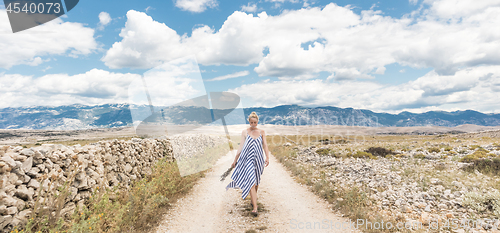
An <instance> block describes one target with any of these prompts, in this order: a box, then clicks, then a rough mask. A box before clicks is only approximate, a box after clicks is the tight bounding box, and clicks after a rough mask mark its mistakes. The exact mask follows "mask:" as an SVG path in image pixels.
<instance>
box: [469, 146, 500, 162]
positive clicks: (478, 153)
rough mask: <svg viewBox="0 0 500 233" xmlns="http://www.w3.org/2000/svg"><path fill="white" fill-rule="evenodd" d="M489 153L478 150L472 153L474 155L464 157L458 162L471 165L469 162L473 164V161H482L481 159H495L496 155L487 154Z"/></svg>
mask: <svg viewBox="0 0 500 233" xmlns="http://www.w3.org/2000/svg"><path fill="white" fill-rule="evenodd" d="M488 152H489V151H487V150H485V149H483V148H481V149H478V150H476V151H474V153H472V154H468V155H466V156H464V157H463V158H462V159H460V162H463V163H471V162H474V161H475V160H478V159H483V158H488V157H495V156H496V155H494V154H491V153H490V154H488Z"/></svg>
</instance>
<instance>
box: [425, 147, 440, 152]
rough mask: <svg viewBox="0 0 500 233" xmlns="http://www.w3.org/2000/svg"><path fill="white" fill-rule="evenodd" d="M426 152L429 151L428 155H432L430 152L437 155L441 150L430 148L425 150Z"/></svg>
mask: <svg viewBox="0 0 500 233" xmlns="http://www.w3.org/2000/svg"><path fill="white" fill-rule="evenodd" d="M427 151H429V153H432V152H436V153H439V152H441V149H439V148H437V147H431V148H429V149H427Z"/></svg>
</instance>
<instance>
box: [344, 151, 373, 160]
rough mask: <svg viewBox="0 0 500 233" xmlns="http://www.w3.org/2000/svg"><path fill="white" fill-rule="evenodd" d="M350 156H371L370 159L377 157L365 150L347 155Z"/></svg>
mask: <svg viewBox="0 0 500 233" xmlns="http://www.w3.org/2000/svg"><path fill="white" fill-rule="evenodd" d="M347 156H348V157H353V158H370V159H377V157H375V156H373V155H372V154H371V153H368V152H364V151H356V153H355V154H351V153H349V154H348V155H347Z"/></svg>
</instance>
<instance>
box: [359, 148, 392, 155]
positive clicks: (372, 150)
mask: <svg viewBox="0 0 500 233" xmlns="http://www.w3.org/2000/svg"><path fill="white" fill-rule="evenodd" d="M365 152H367V153H370V154H372V155H375V156H381V157H387V155H391V154H395V153H394V152H392V150H388V149H385V148H382V147H370V148H368V149H367V150H365Z"/></svg>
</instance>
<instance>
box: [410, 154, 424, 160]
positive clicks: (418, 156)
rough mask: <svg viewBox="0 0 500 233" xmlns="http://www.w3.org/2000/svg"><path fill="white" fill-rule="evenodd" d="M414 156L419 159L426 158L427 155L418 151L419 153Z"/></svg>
mask: <svg viewBox="0 0 500 233" xmlns="http://www.w3.org/2000/svg"><path fill="white" fill-rule="evenodd" d="M413 158H417V159H424V158H425V155H424V154H422V153H418V154H415V155H414V156H413Z"/></svg>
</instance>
